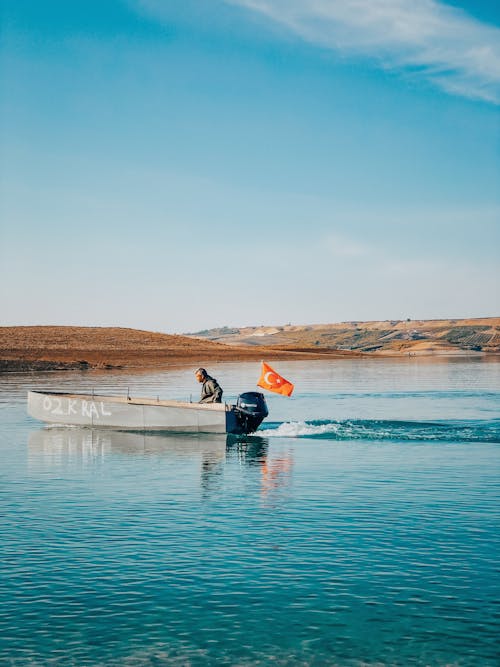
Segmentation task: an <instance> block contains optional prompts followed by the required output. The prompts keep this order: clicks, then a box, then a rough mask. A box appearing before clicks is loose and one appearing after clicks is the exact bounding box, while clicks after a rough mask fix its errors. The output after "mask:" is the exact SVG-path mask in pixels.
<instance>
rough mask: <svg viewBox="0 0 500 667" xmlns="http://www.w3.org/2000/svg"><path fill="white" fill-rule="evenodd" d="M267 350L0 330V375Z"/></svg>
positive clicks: (250, 355)
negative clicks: (2, 373)
mask: <svg viewBox="0 0 500 667" xmlns="http://www.w3.org/2000/svg"><path fill="white" fill-rule="evenodd" d="M265 351H267V349H266V348H265V347H264V348H261V347H260V348H258V349H256V348H255V347H249V346H238V347H234V346H230V345H225V344H223V343H218V342H213V341H211V340H206V339H205V340H204V339H199V338H197V339H193V338H189V337H187V336H179V335H169V334H162V333H154V332H151V331H140V330H137V329H123V328H118V327H113V328H110V327H51V326H40V327H36V326H35V327H0V371H1V370H24V369H64V368H91V367H94V368H96V367H97V368H99V367H100V368H115V367H150V366H161V365H165V364H171V363H174V362H182V361H186V362H189V363H193V364H195V365H202V364H204V363H208V362H214V361H237V360H243V359H260V358H261V357H262V354H263V353H264V352H265ZM312 352H313V353H312ZM321 352H322V354H318V352H317V351H314V350H313V351H311V350H306V351H305V352H304V353H299V352H294V351H293V350H288V351H287V350H285V351H280V350H278V349H270V350H269V353H270V354H272V358H275V359H276V358H311V357H320V356H322V357H324V356H325V353H326V351H321ZM340 354H342V353H340ZM343 354H345V353H343Z"/></svg>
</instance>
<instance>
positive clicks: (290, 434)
mask: <svg viewBox="0 0 500 667" xmlns="http://www.w3.org/2000/svg"><path fill="white" fill-rule="evenodd" d="M341 429H342V424H339V423H337V422H329V423H328V424H308V423H307V422H305V421H300V422H283V424H280V425H279V426H278V427H277V428H268V429H263V430H262V431H258V435H259V436H262V437H264V438H300V437H301V436H307V435H324V434H327V433H331V434H333V435H336V434H338V433H339V432H340V430H341Z"/></svg>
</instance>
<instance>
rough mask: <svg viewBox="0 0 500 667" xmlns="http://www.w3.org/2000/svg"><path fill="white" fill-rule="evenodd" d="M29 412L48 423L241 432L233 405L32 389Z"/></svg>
mask: <svg viewBox="0 0 500 667" xmlns="http://www.w3.org/2000/svg"><path fill="white" fill-rule="evenodd" d="M28 413H29V414H30V415H31V416H32V417H34V418H35V419H39V420H41V421H43V422H46V423H48V424H60V425H68V426H70V425H71V426H86V427H91V428H93V427H98V428H112V429H122V430H137V431H174V432H180V433H241V432H242V430H241V428H240V427H239V425H238V420H237V418H236V414H235V413H234V410H233V406H230V405H226V404H224V403H209V404H199V403H184V402H181V401H159V400H158V401H154V400H152V399H138V398H133V399H131V398H128V397H121V396H97V395H84V394H64V393H58V392H44V393H42V392H37V391H30V392H28Z"/></svg>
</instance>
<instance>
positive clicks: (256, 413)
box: [234, 391, 269, 433]
mask: <svg viewBox="0 0 500 667" xmlns="http://www.w3.org/2000/svg"><path fill="white" fill-rule="evenodd" d="M234 413H235V416H236V421H237V424H238V429H239V432H240V433H253V432H254V431H256V430H257V429H258V428H259V426H260V424H261V423H262V421H263V420H264V419H265V418H266V417H267V415H268V414H269V410H268V409H267V403H266V399H265V398H264V394H261V393H260V392H258V391H246V392H245V393H244V394H240V395H239V396H238V398H237V400H236V405H235V406H234Z"/></svg>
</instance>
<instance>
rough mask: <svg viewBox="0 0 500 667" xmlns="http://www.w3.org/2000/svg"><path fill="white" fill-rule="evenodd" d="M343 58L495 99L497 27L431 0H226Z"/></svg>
mask: <svg viewBox="0 0 500 667" xmlns="http://www.w3.org/2000/svg"><path fill="white" fill-rule="evenodd" d="M226 1H227V2H228V3H230V4H233V5H239V6H242V7H245V8H247V9H249V10H252V11H255V12H260V13H261V14H264V15H265V16H267V17H268V18H269V19H271V20H272V21H274V22H277V23H279V24H281V25H283V26H285V27H286V28H287V29H289V30H290V31H292V32H294V33H296V34H297V35H298V36H300V37H301V38H302V39H304V40H306V41H308V42H311V43H313V44H316V45H318V46H321V47H323V48H327V49H331V50H333V51H336V52H339V53H341V54H342V55H344V56H364V57H368V58H372V59H373V58H375V59H376V60H377V61H378V62H379V63H380V65H381V66H383V67H386V68H392V69H398V70H401V69H402V70H405V71H410V72H414V73H417V74H420V75H423V76H425V77H426V78H427V79H429V80H431V81H432V82H433V83H435V84H436V85H438V86H440V87H441V88H442V89H444V90H446V91H447V92H449V93H452V94H456V95H462V96H466V97H470V98H475V99H482V100H486V101H488V102H493V103H495V104H500V29H499V28H497V27H495V26H491V25H488V24H485V23H482V22H480V21H477V20H475V19H473V18H472V17H470V16H469V15H468V14H466V13H465V12H464V11H462V10H459V9H456V8H453V7H450V6H448V5H445V4H443V3H441V2H437V0H418V1H417V2H416V1H415V0H226Z"/></svg>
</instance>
